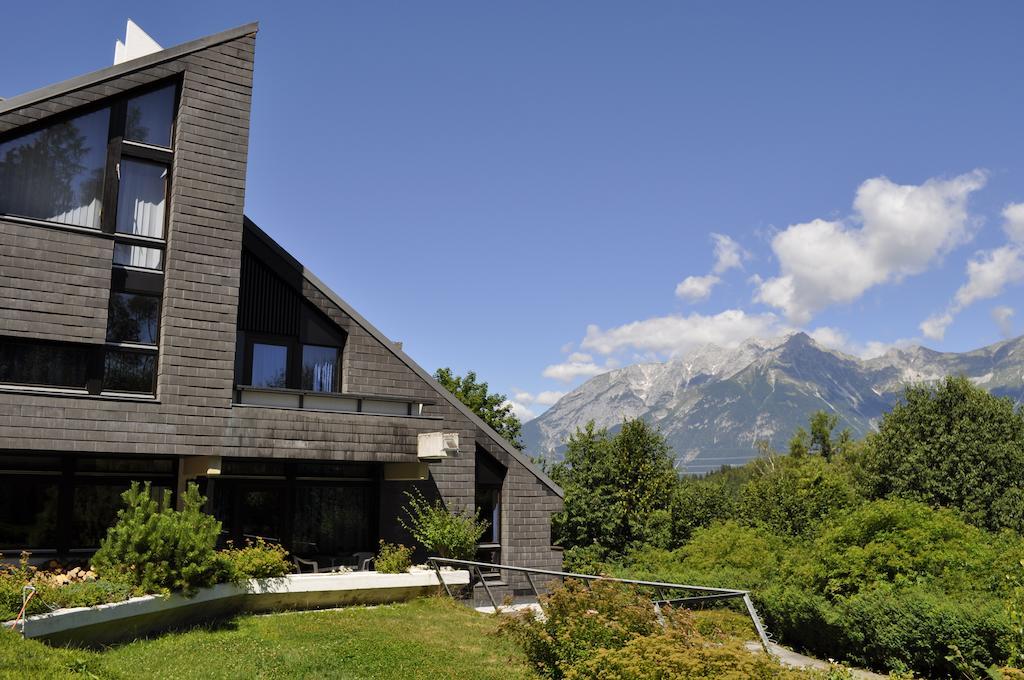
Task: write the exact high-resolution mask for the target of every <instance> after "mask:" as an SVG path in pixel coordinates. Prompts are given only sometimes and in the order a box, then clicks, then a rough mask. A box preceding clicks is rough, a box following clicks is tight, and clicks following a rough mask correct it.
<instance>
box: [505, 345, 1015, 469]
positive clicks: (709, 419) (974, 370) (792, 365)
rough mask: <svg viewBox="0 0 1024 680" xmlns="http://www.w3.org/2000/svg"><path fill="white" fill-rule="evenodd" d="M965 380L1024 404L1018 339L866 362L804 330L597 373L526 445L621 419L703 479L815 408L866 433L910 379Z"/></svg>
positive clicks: (784, 436) (559, 444)
mask: <svg viewBox="0 0 1024 680" xmlns="http://www.w3.org/2000/svg"><path fill="white" fill-rule="evenodd" d="M959 374H963V375H966V376H968V377H969V378H971V379H972V380H973V381H974V382H975V383H976V384H978V385H981V386H984V387H985V388H987V389H989V390H990V391H992V392H993V393H995V394H999V395H1006V396H1010V397H1012V398H1014V399H1016V400H1018V401H1021V400H1024V336H1022V337H1020V338H1016V339H1014V340H1007V341H1004V342H999V343H996V344H994V345H989V346H988V347H983V348H981V349H977V350H974V351H971V352H963V353H954V352H936V351H934V350H931V349H928V348H925V347H919V346H912V347H905V348H900V349H893V350H890V351H889V352H887V353H886V354H883V355H882V356H879V357H875V358H873V359H869V360H862V359H859V358H857V357H854V356H850V355H847V354H843V353H842V352H837V351H835V350H830V349H827V348H825V347H822V346H821V345H819V344H818V343H816V342H815V341H814V340H812V339H811V338H810V337H809V336H807V335H806V334H804V333H795V334H792V335H789V336H786V337H782V338H773V339H756V338H751V339H749V340H747V341H745V342H743V343H742V344H740V345H739V346H738V347H735V348H723V347H718V346H715V345H706V346H704V347H701V348H699V349H697V350H696V351H694V352H692V353H690V354H688V355H686V356H684V357H681V358H679V359H674V360H672V361H668V362H665V363H650V364H635V365H632V366H627V367H625V368H621V369H618V370H614V371H610V372H608V373H604V374H602V375H599V376H596V377H594V378H592V379H590V380H588V381H587V382H585V383H584V384H582V385H580V386H579V387H578V388H576V389H575V390H573V391H572V392H570V393H569V394H567V395H565V396H564V397H562V399H560V400H559V401H558V402H557V403H556V404H554V405H553V406H552V407H551V408H549V409H548V410H547V411H546V412H544V413H543V414H542V415H540V416H539V417H537V418H535V419H533V420H531V421H529V422H528V423H526V424H525V425H524V426H523V435H524V436H523V439H524V441H525V443H526V449H527V451H528V452H529V453H531V454H533V455H543V456H545V457H547V458H553V459H557V458H560V457H561V455H562V452H563V451H564V448H565V442H566V441H567V440H568V438H569V435H570V434H572V433H573V432H575V430H576V428H577V427H581V426H583V425H585V424H586V423H587V422H588V421H590V420H593V421H595V422H596V424H597V425H598V426H599V427H607V428H609V430H612V431H614V430H615V429H617V428H618V426H619V425H620V424H621V423H622V420H623V419H624V418H635V417H642V418H643V419H644V420H647V421H648V422H650V423H652V424H654V425H656V426H658V427H659V428H661V430H662V432H663V433H664V434H665V435H666V437H667V438H668V441H669V443H670V444H671V445H672V447H673V448H674V449H675V451H676V455H677V466H678V467H679V468H680V470H682V471H685V472H687V473H692V474H701V473H704V472H708V471H711V470H715V469H717V468H719V467H720V466H721V465H725V464H729V465H738V464H742V463H744V462H746V461H747V460H749V459H751V458H753V457H754V455H755V454H756V448H755V444H756V442H757V441H758V440H768V441H769V442H770V443H771V444H772V445H773V446H774V447H776V448H784V447H785V445H786V442H787V441H788V440H789V437H790V436H791V435H792V433H793V432H794V431H795V430H796V428H797V427H799V426H801V425H804V424H805V423H806V422H807V417H808V416H809V415H810V414H811V413H812V412H814V411H817V410H826V411H829V412H834V413H836V414H838V415H839V422H840V425H839V426H840V428H843V427H849V428H850V430H851V431H852V432H853V433H854V435H855V436H858V437H859V436H863V435H864V434H866V433H867V432H868V431H870V430H871V429H872V428H873V427H874V426H875V424H876V422H877V420H878V418H879V417H880V416H881V415H882V413H884V412H885V411H887V410H888V409H889V408H891V406H892V405H893V404H894V403H895V402H896V400H897V399H898V398H899V396H900V394H901V393H902V391H903V387H904V386H905V385H906V384H908V383H915V382H922V381H932V380H936V379H939V378H942V377H943V376H946V375H959Z"/></svg>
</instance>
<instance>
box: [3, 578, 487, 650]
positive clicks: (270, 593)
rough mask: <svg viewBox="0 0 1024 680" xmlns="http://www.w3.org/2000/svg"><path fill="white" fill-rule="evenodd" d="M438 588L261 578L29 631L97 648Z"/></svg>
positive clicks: (50, 618) (50, 621) (103, 608)
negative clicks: (241, 617)
mask: <svg viewBox="0 0 1024 680" xmlns="http://www.w3.org/2000/svg"><path fill="white" fill-rule="evenodd" d="M443 576H444V580H445V582H446V583H448V584H449V585H466V584H468V583H469V572H468V571H448V572H443ZM439 588H440V584H439V583H438V581H437V575H436V574H435V573H434V572H432V571H418V572H413V573H408V574H378V573H377V572H375V571H361V572H352V573H348V574H291V575H288V576H284V577H282V578H275V579H254V580H252V581H249V582H248V584H246V585H245V586H244V587H240V586H236V585H234V584H230V583H221V584H218V585H215V586H213V587H212V588H204V589H202V590H200V591H198V592H197V593H196V594H195V595H193V596H192V597H185V596H184V595H178V594H176V595H170V596H160V595H145V596H143V597H133V598H131V599H130V600H125V601H123V602H113V603H110V604H101V605H96V606H94V607H75V608H71V609H58V610H57V611H54V612H50V613H49V614H38V615H36V616H30V617H28V618H27V619H25V621H24V627H23V628H22V630H23V632H24V635H25V637H30V638H37V639H40V640H44V641H46V642H49V643H51V644H58V645H65V644H69V645H85V646H96V645H103V644H112V643H115V642H123V641H125V640H132V639H135V638H139V637H144V636H146V635H151V634H153V633H158V632H162V631H166V630H172V629H178V628H185V627H188V626H192V625H195V624H197V623H201V622H204V621H211V620H216V619H221V618H226V617H229V616H234V615H235V614H239V613H243V612H247V613H257V612H269V611H280V610H288V609H320V608H325V607H340V606H345V605H358V604H383V603H387V602H402V601H405V600H411V599H413V598H416V597H420V596H423V595H429V594H433V593H436V592H438V590H439ZM7 625H10V622H8V624H7ZM19 627H20V624H19Z"/></svg>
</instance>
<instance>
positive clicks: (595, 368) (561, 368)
mask: <svg viewBox="0 0 1024 680" xmlns="http://www.w3.org/2000/svg"><path fill="white" fill-rule="evenodd" d="M609 370H610V369H609V368H607V367H601V366H599V365H597V364H596V363H594V362H593V361H572V360H569V361H564V362H562V363H560V364H552V365H550V366H548V367H547V368H545V369H544V371H543V373H542V374H541V375H543V376H544V377H545V378H553V379H554V380H560V381H562V382H572V381H573V380H575V379H576V378H584V377H586V378H590V377H593V376H595V375H599V374H601V373H605V372H607V371H609Z"/></svg>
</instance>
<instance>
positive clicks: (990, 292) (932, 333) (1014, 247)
mask: <svg viewBox="0 0 1024 680" xmlns="http://www.w3.org/2000/svg"><path fill="white" fill-rule="evenodd" d="M1003 231H1005V232H1006V235H1007V236H1008V237H1009V239H1010V241H1011V243H1008V244H1007V245H1004V246H1000V247H999V248H994V249H992V250H982V251H979V252H977V253H975V255H974V257H973V258H971V259H970V260H968V261H967V281H966V282H965V283H964V284H963V285H962V286H960V288H959V289H957V291H956V294H954V295H953V299H952V300H951V301H950V303H949V305H947V307H946V309H945V311H943V312H940V313H938V314H933V315H932V316H930V317H928V318H927V319H925V320H924V321H922V322H921V326H920V327H921V332H922V333H924V335H925V336H926V337H928V338H930V339H932V340H942V338H944V337H945V335H946V329H947V328H948V327H949V325H950V324H951V323H953V320H954V319H955V318H956V315H957V314H959V313H960V312H962V311H963V310H965V309H966V308H968V307H970V306H971V305H973V304H974V303H975V302H978V301H979V300H988V299H991V298H994V297H996V296H998V295H1000V294H1002V292H1003V291H1004V290H1005V289H1006V287H1007V286H1009V285H1012V284H1015V283H1020V282H1021V281H1024V203H1015V204H1010V205H1008V206H1007V207H1006V208H1005V209H1004V210H1003ZM997 309H999V308H997ZM1004 309H1009V308H1004ZM1012 311H1013V310H1010V312H1011V315H1012ZM993 318H995V317H993ZM1008 320H1009V317H1007V319H1006V321H1004V322H1002V323H1001V322H1000V321H999V320H998V319H997V320H996V322H997V323H999V324H1000V328H1002V327H1003V325H1004V323H1006V322H1008Z"/></svg>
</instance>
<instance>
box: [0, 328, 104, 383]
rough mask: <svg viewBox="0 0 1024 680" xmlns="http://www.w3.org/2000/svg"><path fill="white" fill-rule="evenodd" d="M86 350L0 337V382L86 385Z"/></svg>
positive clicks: (87, 356)
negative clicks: (1, 338) (0, 338)
mask: <svg viewBox="0 0 1024 680" xmlns="http://www.w3.org/2000/svg"><path fill="white" fill-rule="evenodd" d="M88 361H89V349H88V348H86V347H76V346H72V345H57V344H49V343H43V342H32V341H15V340H0V382H2V383H15V384H19V385H46V386H49V387H78V388H83V387H85V381H86V377H87V369H88Z"/></svg>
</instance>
